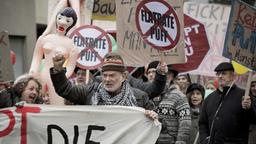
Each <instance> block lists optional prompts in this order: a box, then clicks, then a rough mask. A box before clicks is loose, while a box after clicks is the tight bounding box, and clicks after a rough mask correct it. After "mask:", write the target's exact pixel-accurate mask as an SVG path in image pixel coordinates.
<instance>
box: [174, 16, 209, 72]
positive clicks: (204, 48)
mask: <svg viewBox="0 0 256 144" xmlns="http://www.w3.org/2000/svg"><path fill="white" fill-rule="evenodd" d="M184 18H185V22H184V25H185V26H184V32H185V44H186V47H185V54H186V63H185V64H174V65H172V66H173V68H174V69H175V70H178V71H179V72H187V71H190V70H194V69H196V68H198V66H199V65H200V64H201V62H202V60H203V59H204V57H205V55H206V53H207V52H208V50H209V49H210V45H209V43H208V38H207V34H206V31H205V27H204V25H203V24H202V23H200V22H199V21H197V20H195V19H193V18H191V17H190V16H188V15H186V14H185V15H184Z"/></svg>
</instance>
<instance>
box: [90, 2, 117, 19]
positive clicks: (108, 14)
mask: <svg viewBox="0 0 256 144" xmlns="http://www.w3.org/2000/svg"><path fill="white" fill-rule="evenodd" d="M92 19H97V20H115V19H116V1H115V0H94V4H93V11H92Z"/></svg>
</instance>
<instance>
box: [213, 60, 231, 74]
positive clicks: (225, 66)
mask: <svg viewBox="0 0 256 144" xmlns="http://www.w3.org/2000/svg"><path fill="white" fill-rule="evenodd" d="M228 70H231V71H234V67H233V65H232V64H231V63H229V62H223V63H220V64H219V65H218V66H217V67H216V68H215V70H214V71H215V72H219V71H228Z"/></svg>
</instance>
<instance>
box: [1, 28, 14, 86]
mask: <svg viewBox="0 0 256 144" xmlns="http://www.w3.org/2000/svg"><path fill="white" fill-rule="evenodd" d="M13 80H14V73H13V65H12V62H11V50H10V43H9V37H8V33H7V32H6V31H3V32H1V33H0V81H13Z"/></svg>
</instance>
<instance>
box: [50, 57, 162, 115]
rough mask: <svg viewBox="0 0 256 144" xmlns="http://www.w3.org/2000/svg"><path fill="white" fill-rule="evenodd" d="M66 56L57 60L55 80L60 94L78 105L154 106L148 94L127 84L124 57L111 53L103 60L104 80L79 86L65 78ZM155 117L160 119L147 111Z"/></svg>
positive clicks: (52, 73)
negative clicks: (64, 65)
mask: <svg viewBox="0 0 256 144" xmlns="http://www.w3.org/2000/svg"><path fill="white" fill-rule="evenodd" d="M64 62H65V58H64V56H63V55H62V54H57V55H56V56H54V57H53V65H54V67H52V68H51V69H50V74H51V80H52V82H53V86H54V88H55V90H56V92H57V93H58V94H59V95H60V96H61V97H63V98H65V99H67V100H69V101H70V102H73V103H74V104H78V105H121V106H139V107H143V108H147V107H149V105H150V102H149V100H148V96H147V94H146V93H145V92H143V91H140V90H138V89H135V88H132V87H131V86H130V84H129V83H128V82H127V80H126V79H127V72H126V67H125V65H124V61H123V59H122V57H121V56H120V55H118V54H116V53H108V54H106V56H105V57H104V59H103V65H102V70H101V77H102V81H101V82H99V81H94V82H91V83H89V84H88V85H83V86H76V85H72V84H71V82H70V81H69V80H68V79H67V78H66V76H65V68H63V67H62V66H63V64H64ZM146 113H147V114H148V116H150V117H151V118H153V119H154V118H157V114H156V113H154V112H153V111H147V112H146Z"/></svg>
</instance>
